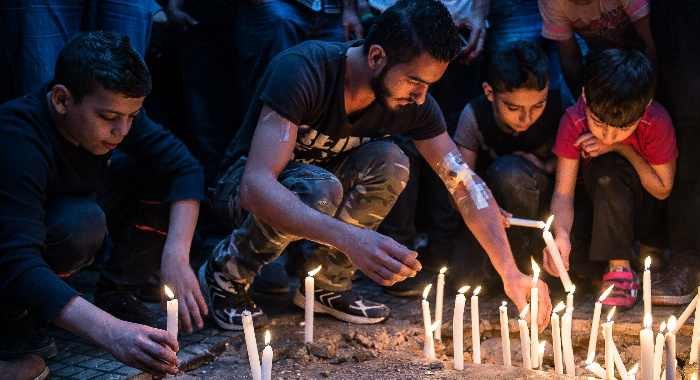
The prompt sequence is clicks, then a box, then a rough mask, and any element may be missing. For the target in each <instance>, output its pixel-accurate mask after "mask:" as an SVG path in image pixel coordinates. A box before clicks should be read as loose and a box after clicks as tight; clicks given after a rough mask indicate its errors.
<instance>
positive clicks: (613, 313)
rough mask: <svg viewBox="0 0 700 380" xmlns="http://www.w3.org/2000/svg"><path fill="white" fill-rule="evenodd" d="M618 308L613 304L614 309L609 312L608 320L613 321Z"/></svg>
mask: <svg viewBox="0 0 700 380" xmlns="http://www.w3.org/2000/svg"><path fill="white" fill-rule="evenodd" d="M616 309H617V306H613V308H612V309H610V311H609V312H608V322H610V321H612V319H613V315H615V310H616Z"/></svg>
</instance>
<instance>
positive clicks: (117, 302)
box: [95, 289, 158, 327]
mask: <svg viewBox="0 0 700 380" xmlns="http://www.w3.org/2000/svg"><path fill="white" fill-rule="evenodd" d="M95 305H96V306H97V307H99V308H100V309H102V310H104V311H106V312H108V313H109V314H112V315H113V316H114V317H116V318H119V319H122V320H125V321H129V322H133V323H138V324H141V325H147V326H151V327H158V314H157V313H156V312H154V311H152V310H151V309H149V308H148V306H146V305H145V304H144V303H143V301H141V300H140V299H138V298H136V296H135V295H134V294H133V293H132V292H129V291H126V290H100V289H98V290H97V293H96V294H95Z"/></svg>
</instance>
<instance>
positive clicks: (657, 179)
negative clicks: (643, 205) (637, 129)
mask: <svg viewBox="0 0 700 380" xmlns="http://www.w3.org/2000/svg"><path fill="white" fill-rule="evenodd" d="M614 150H615V151H616V152H617V153H619V154H620V155H622V156H623V157H625V158H626V159H627V161H629V163H630V164H632V167H634V170H635V171H636V172H637V175H639V180H640V181H641V182H642V186H643V187H644V189H645V190H646V191H648V192H649V194H651V195H652V196H653V197H654V198H657V199H666V198H668V196H669V195H671V190H672V189H673V180H674V177H675V175H676V160H673V161H671V162H669V163H666V164H663V165H650V164H649V163H648V162H646V160H644V158H642V157H641V156H640V155H639V153H637V152H636V151H635V150H634V149H633V148H632V147H631V146H629V145H623V144H617V145H616V146H615V148H614Z"/></svg>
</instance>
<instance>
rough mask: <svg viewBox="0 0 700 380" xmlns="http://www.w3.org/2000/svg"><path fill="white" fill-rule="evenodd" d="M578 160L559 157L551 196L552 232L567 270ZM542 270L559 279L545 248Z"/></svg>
mask: <svg viewBox="0 0 700 380" xmlns="http://www.w3.org/2000/svg"><path fill="white" fill-rule="evenodd" d="M578 167H579V160H577V159H570V158H563V157H559V160H558V162H557V174H556V178H555V181H554V193H553V194H552V202H551V206H550V209H551V212H552V214H554V222H553V223H552V231H553V234H554V240H555V241H556V243H557V247H558V248H559V253H560V254H561V259H562V261H563V262H564V266H565V267H566V268H567V270H568V269H569V255H570V254H571V237H570V234H571V227H572V226H573V224H574V194H575V192H576V178H577V175H578ZM545 253H546V254H545V256H544V265H543V266H544V269H545V270H546V271H547V273H549V274H550V275H552V276H554V277H559V272H558V271H557V268H556V266H554V263H553V262H552V259H551V258H550V257H549V251H548V250H547V249H546V248H545Z"/></svg>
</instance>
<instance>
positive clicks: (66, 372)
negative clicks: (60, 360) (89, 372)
mask: <svg viewBox="0 0 700 380" xmlns="http://www.w3.org/2000/svg"><path fill="white" fill-rule="evenodd" d="M84 370H85V368H80V367H76V366H72V365H69V366H65V367H63V368H61V369H59V370H58V371H56V372H52V373H51V374H52V375H54V376H62V377H68V376H73V375H76V374H78V373H79V372H82V371H84Z"/></svg>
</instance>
